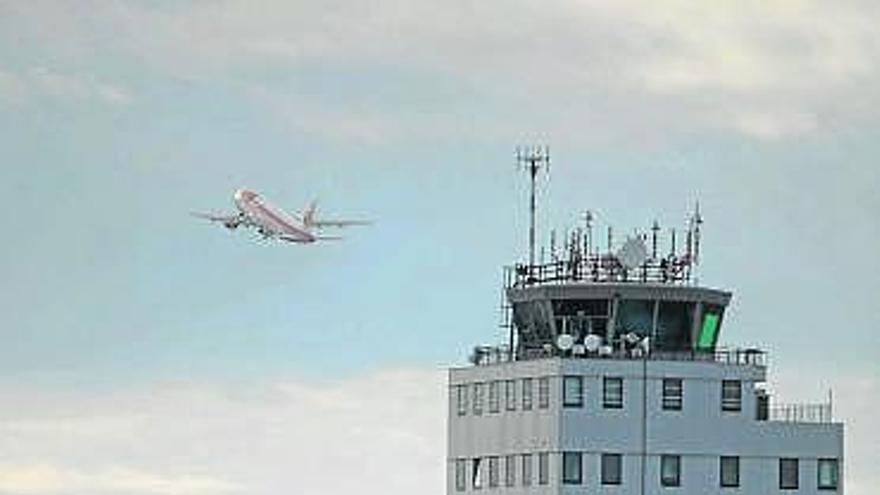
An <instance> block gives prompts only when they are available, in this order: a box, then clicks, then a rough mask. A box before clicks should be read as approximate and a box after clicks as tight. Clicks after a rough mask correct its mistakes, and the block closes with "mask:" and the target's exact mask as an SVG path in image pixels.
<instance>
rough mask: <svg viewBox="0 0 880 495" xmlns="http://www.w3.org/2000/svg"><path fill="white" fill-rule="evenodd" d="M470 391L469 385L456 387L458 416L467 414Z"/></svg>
mask: <svg viewBox="0 0 880 495" xmlns="http://www.w3.org/2000/svg"><path fill="white" fill-rule="evenodd" d="M467 394H468V389H467V385H456V386H455V399H456V404H457V408H458V415H459V416H464V415H465V414H467V409H468V400H467Z"/></svg>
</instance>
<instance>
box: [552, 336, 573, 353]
mask: <svg viewBox="0 0 880 495" xmlns="http://www.w3.org/2000/svg"><path fill="white" fill-rule="evenodd" d="M556 347H558V348H559V350H561V351H570V350H571V348H572V347H574V337H572V336H571V335H569V334H567V333H564V334H562V335H560V336H559V337H557V338H556Z"/></svg>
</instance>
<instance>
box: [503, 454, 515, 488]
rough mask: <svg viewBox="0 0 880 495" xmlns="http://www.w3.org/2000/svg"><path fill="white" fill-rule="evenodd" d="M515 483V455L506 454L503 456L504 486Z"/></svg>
mask: <svg viewBox="0 0 880 495" xmlns="http://www.w3.org/2000/svg"><path fill="white" fill-rule="evenodd" d="M515 484H516V456H515V455H508V456H505V457H504V486H513V485H515Z"/></svg>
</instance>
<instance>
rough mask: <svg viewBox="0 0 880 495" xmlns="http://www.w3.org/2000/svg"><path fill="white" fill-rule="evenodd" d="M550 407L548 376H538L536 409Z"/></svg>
mask: <svg viewBox="0 0 880 495" xmlns="http://www.w3.org/2000/svg"><path fill="white" fill-rule="evenodd" d="M549 408H550V377H549V376H542V377H540V378H538V409H549Z"/></svg>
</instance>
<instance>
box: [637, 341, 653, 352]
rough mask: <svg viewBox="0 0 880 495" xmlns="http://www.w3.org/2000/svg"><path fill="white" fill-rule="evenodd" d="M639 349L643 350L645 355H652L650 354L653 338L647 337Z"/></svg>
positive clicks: (640, 343)
mask: <svg viewBox="0 0 880 495" xmlns="http://www.w3.org/2000/svg"><path fill="white" fill-rule="evenodd" d="M639 348H640V349H641V350H642V352H644V353H645V354H648V353H650V352H651V337H645V338H643V339H642V341H641V342H639Z"/></svg>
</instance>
